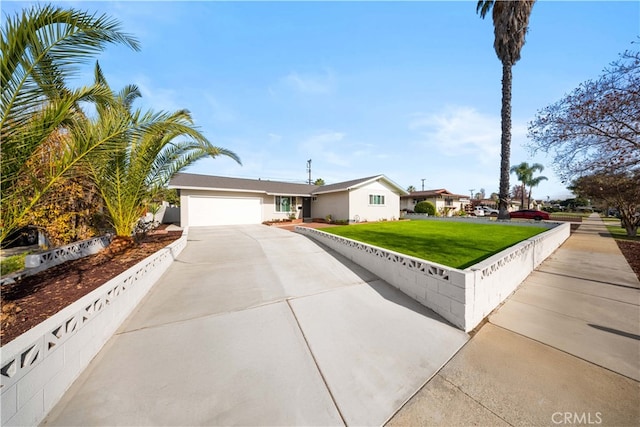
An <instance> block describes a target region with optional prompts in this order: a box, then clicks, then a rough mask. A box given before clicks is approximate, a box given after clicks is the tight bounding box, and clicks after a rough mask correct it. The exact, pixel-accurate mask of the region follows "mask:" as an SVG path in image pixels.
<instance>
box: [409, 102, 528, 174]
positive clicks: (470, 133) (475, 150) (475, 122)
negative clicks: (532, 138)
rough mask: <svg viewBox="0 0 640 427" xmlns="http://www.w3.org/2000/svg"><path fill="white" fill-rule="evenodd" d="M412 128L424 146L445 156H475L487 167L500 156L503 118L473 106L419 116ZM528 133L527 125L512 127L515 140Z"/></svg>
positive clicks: (410, 125) (456, 107)
mask: <svg viewBox="0 0 640 427" xmlns="http://www.w3.org/2000/svg"><path fill="white" fill-rule="evenodd" d="M409 129H410V130H413V131H416V132H418V133H419V134H420V135H421V141H420V145H421V146H423V147H424V148H430V149H437V150H438V151H439V152H440V153H441V154H444V155H446V156H461V155H474V156H476V158H477V160H478V161H480V162H482V163H484V164H486V163H491V162H494V161H495V159H497V158H499V157H500V135H501V130H500V117H498V116H492V115H488V114H483V113H480V112H478V111H477V110H476V109H474V108H472V107H466V106H449V107H446V108H445V109H444V110H443V111H442V112H439V113H431V114H425V113H417V114H415V115H414V117H413V119H412V120H411V121H410V122H409ZM525 134H526V126H523V125H520V124H514V125H513V126H512V140H516V139H520V138H522V137H523V136H524V135H525Z"/></svg>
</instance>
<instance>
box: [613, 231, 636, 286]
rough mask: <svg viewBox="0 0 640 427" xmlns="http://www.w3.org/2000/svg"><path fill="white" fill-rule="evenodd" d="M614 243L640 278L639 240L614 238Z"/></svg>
mask: <svg viewBox="0 0 640 427" xmlns="http://www.w3.org/2000/svg"><path fill="white" fill-rule="evenodd" d="M616 243H617V244H618V247H619V248H620V250H621V251H622V253H623V254H624V257H625V258H626V259H627V262H628V263H629V265H630V266H631V269H632V270H633V271H634V272H635V273H636V276H638V280H640V242H636V241H634V242H632V241H628V240H618V239H616Z"/></svg>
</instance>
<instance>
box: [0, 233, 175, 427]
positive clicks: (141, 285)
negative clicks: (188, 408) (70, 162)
mask: <svg viewBox="0 0 640 427" xmlns="http://www.w3.org/2000/svg"><path fill="white" fill-rule="evenodd" d="M186 244H187V235H186V230H185V232H184V233H183V236H182V237H181V238H180V239H178V240H176V241H175V242H173V243H172V244H170V245H169V246H167V247H166V248H164V249H162V250H160V251H158V252H156V253H155V254H153V255H151V256H149V257H148V258H146V259H144V260H143V261H141V262H140V263H138V264H136V265H135V266H133V267H131V268H130V269H128V270H127V271H125V272H123V273H122V274H120V275H119V276H117V277H115V278H113V279H111V280H110V281H109V282H107V283H105V284H104V285H103V286H101V287H100V288H98V289H95V290H94V291H92V292H91V293H89V294H87V295H85V296H84V297H83V298H81V299H80V300H78V301H76V302H75V303H73V304H71V305H70V306H68V307H66V308H65V309H63V310H61V311H60V312H58V313H57V314H56V315H54V316H52V317H50V318H49V319H47V320H45V321H44V322H42V323H40V324H39V325H38V326H36V327H35V328H33V329H31V330H29V331H27V332H25V333H24V334H22V335H20V336H19V337H17V338H16V339H14V340H13V341H11V342H9V343H8V344H6V345H4V346H3V347H2V348H0V360H1V364H0V385H1V395H0V402H1V404H2V407H1V410H2V413H1V418H0V420H1V424H2V425H3V426H13V425H37V424H38V423H40V422H41V421H42V420H43V419H44V417H45V416H46V414H47V413H48V411H49V410H50V409H51V408H52V407H53V406H54V405H55V404H56V402H57V401H58V400H59V399H60V398H61V397H62V395H63V394H64V393H65V391H66V390H67V389H68V388H69V387H70V386H71V384H72V383H73V381H75V379H76V378H77V377H78V376H79V375H80V373H82V371H83V370H84V369H85V368H86V367H87V365H88V364H89V362H90V361H91V360H92V359H93V358H94V357H95V355H96V354H97V353H98V351H100V349H101V348H102V346H103V345H104V344H105V343H106V342H107V340H108V339H109V338H110V337H111V336H112V335H113V333H114V332H115V331H116V330H117V329H118V327H120V325H121V324H122V322H123V321H124V320H125V319H126V318H127V317H128V316H129V314H130V313H131V312H132V310H133V309H134V308H135V307H136V306H137V304H138V303H139V302H140V300H142V298H143V297H144V296H145V295H146V294H147V292H148V291H149V290H150V289H151V287H152V286H153V285H154V284H155V283H156V282H157V280H158V279H159V278H160V276H162V274H163V273H164V272H165V271H166V269H167V268H168V267H169V266H170V265H171V263H172V262H173V260H174V259H175V258H176V257H177V256H178V255H179V254H180V252H181V251H182V249H184V247H185V246H186Z"/></svg>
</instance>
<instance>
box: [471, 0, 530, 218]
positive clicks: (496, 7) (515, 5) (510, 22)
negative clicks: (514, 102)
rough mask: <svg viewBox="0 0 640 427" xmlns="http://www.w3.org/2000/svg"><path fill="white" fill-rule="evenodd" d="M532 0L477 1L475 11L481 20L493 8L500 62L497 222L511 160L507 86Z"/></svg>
mask: <svg viewBox="0 0 640 427" xmlns="http://www.w3.org/2000/svg"><path fill="white" fill-rule="evenodd" d="M534 3H535V0H511V1H505V0H479V1H478V3H477V6H476V12H477V13H480V16H481V17H482V18H483V19H484V17H485V16H486V14H487V13H488V12H489V11H490V10H491V9H493V11H492V18H493V27H494V34H495V40H494V43H493V47H494V49H495V51H496V55H498V59H499V60H500V62H502V109H501V120H502V136H501V139H500V146H501V150H500V151H501V152H500V156H501V160H500V189H499V190H500V202H499V204H498V209H499V211H500V213H499V214H498V219H509V212H508V210H507V207H508V202H509V164H510V157H511V86H512V78H513V76H512V68H513V66H514V65H515V63H516V62H518V60H519V59H520V51H521V50H522V47H523V46H524V42H525V35H526V34H527V28H528V26H529V16H530V15H531V9H533V4H534Z"/></svg>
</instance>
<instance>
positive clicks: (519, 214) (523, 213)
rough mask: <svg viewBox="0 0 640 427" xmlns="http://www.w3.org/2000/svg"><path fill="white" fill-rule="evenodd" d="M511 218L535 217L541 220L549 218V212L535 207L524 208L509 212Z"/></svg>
mask: <svg viewBox="0 0 640 427" xmlns="http://www.w3.org/2000/svg"><path fill="white" fill-rule="evenodd" d="M509 215H511V218H523V219H535V220H536V221H540V220H543V219H549V214H548V213H547V212H543V211H537V210H535V209H522V210H519V211H515V212H509Z"/></svg>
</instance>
